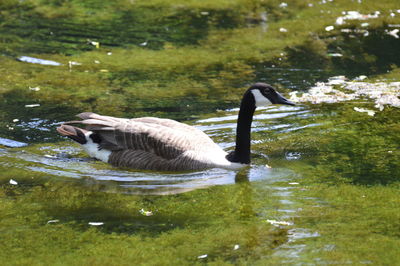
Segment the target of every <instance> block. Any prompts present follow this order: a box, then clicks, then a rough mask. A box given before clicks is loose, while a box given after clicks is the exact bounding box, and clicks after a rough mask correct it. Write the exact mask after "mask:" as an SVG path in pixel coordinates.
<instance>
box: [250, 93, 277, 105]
mask: <svg viewBox="0 0 400 266" xmlns="http://www.w3.org/2000/svg"><path fill="white" fill-rule="evenodd" d="M251 93H253V96H254V100H255V101H256V107H261V106H268V105H271V104H272V102H271V101H270V100H269V99H268V98H267V97H265V96H264V95H262V94H261V92H260V90H251Z"/></svg>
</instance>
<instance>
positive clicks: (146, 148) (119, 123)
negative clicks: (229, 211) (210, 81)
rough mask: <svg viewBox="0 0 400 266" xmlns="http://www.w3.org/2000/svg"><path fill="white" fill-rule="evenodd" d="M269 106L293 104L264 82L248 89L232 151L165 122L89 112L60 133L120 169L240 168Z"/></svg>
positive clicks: (182, 126) (200, 134)
mask: <svg viewBox="0 0 400 266" xmlns="http://www.w3.org/2000/svg"><path fill="white" fill-rule="evenodd" d="M271 104H286V105H294V103H292V102H291V101H289V100H287V99H286V98H284V97H283V96H282V95H281V94H280V93H278V92H277V91H276V90H275V89H274V88H273V87H272V86H271V85H268V84H265V83H255V84H254V85H252V86H250V88H248V89H247V90H246V92H245V93H244V95H243V98H242V101H241V104H240V110H239V116H238V120H237V128H236V146H235V149H234V150H233V151H232V152H230V153H227V152H225V151H224V150H222V149H221V148H220V147H219V146H218V145H217V144H215V143H214V142H213V141H212V140H211V138H210V137H209V136H207V135H206V134H205V133H204V132H203V131H201V130H199V129H197V128H195V127H193V126H189V125H186V124H183V123H180V122H177V121H175V120H171V119H164V118H155V117H141V118H133V119H127V118H116V117H111V116H105V115H99V114H95V113H91V112H85V113H81V114H78V115H77V116H78V117H79V118H81V119H82V120H79V121H68V122H65V123H63V124H62V125H61V126H60V127H58V128H57V131H58V133H60V134H61V135H62V136H66V137H68V138H70V139H72V140H74V141H76V142H78V143H79V144H81V145H82V147H83V149H84V150H85V151H86V152H87V154H88V155H89V156H91V157H94V158H96V159H98V160H101V161H104V162H107V163H109V164H111V165H113V166H116V167H125V168H133V169H137V170H155V171H187V170H204V169H208V168H225V169H238V168H241V167H243V166H245V165H248V164H249V163H250V130H251V123H252V120H253V114H254V112H255V110H256V107H261V106H268V105H271ZM70 124H83V125H86V128H85V129H83V128H79V127H75V126H71V125H70Z"/></svg>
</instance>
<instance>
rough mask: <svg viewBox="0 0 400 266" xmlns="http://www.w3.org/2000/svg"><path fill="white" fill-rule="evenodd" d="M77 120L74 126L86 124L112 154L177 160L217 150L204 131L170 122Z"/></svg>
mask: <svg viewBox="0 0 400 266" xmlns="http://www.w3.org/2000/svg"><path fill="white" fill-rule="evenodd" d="M78 117H80V118H82V119H83V120H82V121H71V122H72V123H81V124H85V125H86V128H87V129H88V130H91V131H93V132H94V133H96V134H98V135H99V136H100V140H101V141H100V147H101V148H103V149H108V150H111V151H119V150H142V151H146V152H149V153H152V154H155V155H157V156H160V157H162V158H164V159H174V158H176V157H178V156H179V155H181V154H182V153H184V152H185V151H189V150H191V151H194V150H207V149H214V148H217V145H216V144H215V143H214V142H213V141H212V140H211V139H210V138H209V137H208V136H207V135H206V134H204V133H203V132H202V131H200V130H198V129H196V128H194V127H191V126H188V125H185V124H182V123H179V122H177V121H174V120H170V119H160V118H154V117H143V118H135V119H125V118H115V117H110V116H102V115H98V114H94V113H82V114H79V115H78ZM71 122H68V123H71Z"/></svg>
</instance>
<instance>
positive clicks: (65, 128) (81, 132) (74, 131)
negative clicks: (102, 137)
mask: <svg viewBox="0 0 400 266" xmlns="http://www.w3.org/2000/svg"><path fill="white" fill-rule="evenodd" d="M57 132H58V133H60V134H61V135H62V136H66V137H68V138H70V139H72V140H74V141H76V142H78V143H79V144H82V145H83V144H86V143H87V138H86V135H85V134H86V133H88V132H89V131H88V130H85V129H82V128H79V127H74V126H70V125H61V126H59V127H58V128H57Z"/></svg>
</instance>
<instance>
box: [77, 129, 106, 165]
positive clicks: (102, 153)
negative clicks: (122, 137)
mask: <svg viewBox="0 0 400 266" xmlns="http://www.w3.org/2000/svg"><path fill="white" fill-rule="evenodd" d="M91 134H93V132H92V131H89V132H87V133H86V134H85V137H86V143H85V144H83V145H82V147H83V148H84V149H85V151H86V153H87V154H89V156H90V157H94V158H96V159H98V160H100V161H103V162H106V163H107V162H108V158H109V157H110V154H111V151H109V150H105V149H101V150H99V145H98V144H97V143H94V142H93V140H92V139H91V138H90V137H89V136H90V135H91Z"/></svg>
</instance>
